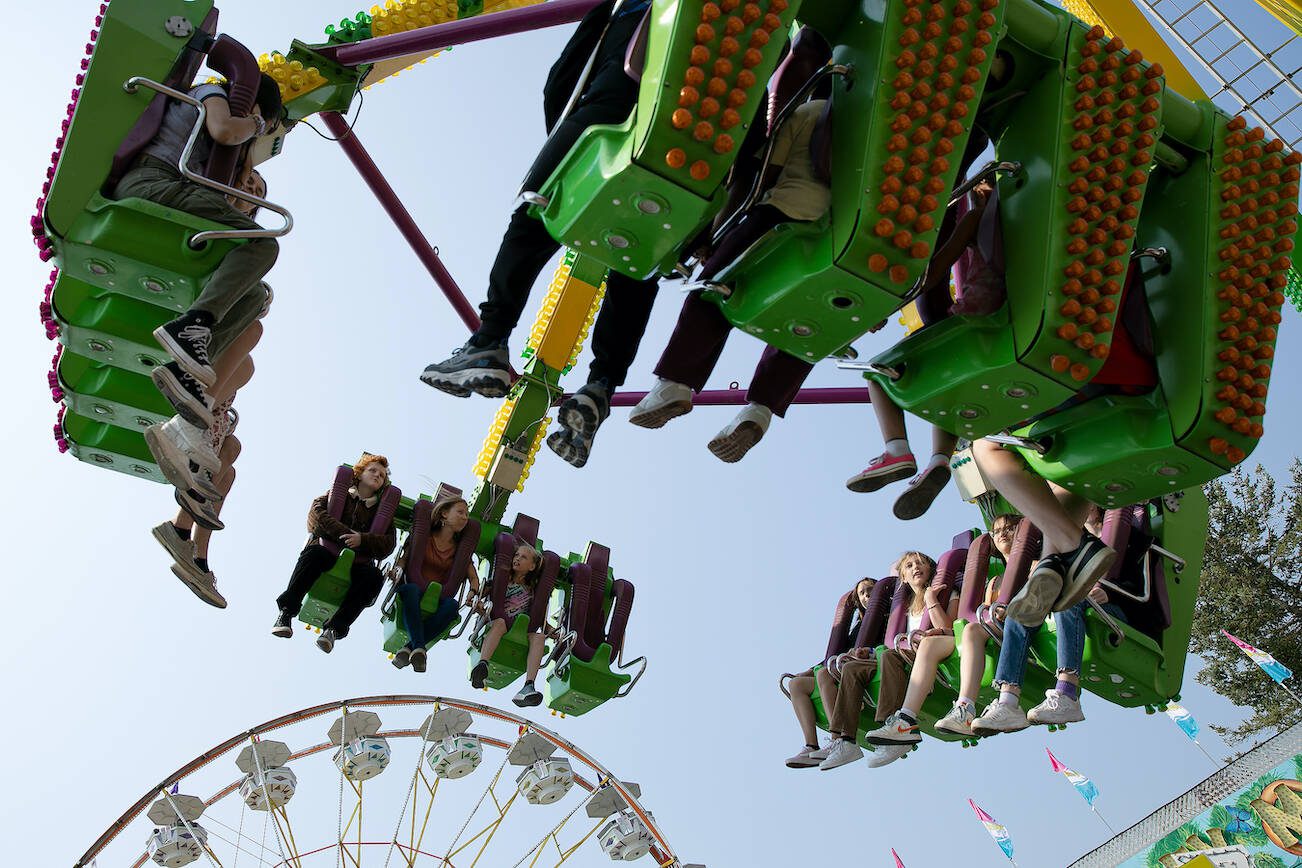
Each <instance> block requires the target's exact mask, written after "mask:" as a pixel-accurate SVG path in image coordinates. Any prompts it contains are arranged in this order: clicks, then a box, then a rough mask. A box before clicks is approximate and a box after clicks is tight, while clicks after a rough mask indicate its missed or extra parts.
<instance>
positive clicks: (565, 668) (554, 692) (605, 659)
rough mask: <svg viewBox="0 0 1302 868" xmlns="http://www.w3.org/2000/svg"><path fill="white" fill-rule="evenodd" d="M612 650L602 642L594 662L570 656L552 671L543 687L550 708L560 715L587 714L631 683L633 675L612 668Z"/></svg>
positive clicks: (594, 656)
mask: <svg viewBox="0 0 1302 868" xmlns="http://www.w3.org/2000/svg"><path fill="white" fill-rule="evenodd" d="M611 658H612V649H611V647H610V645H609V643H606V642H602V643H601V645H600V646H599V647H598V648H597V653H596V654H594V655H593V657H592V660H591V662H584V661H582V660H579V659H578V658H577V657H575V656H574V655H572V654H571V655H569V656H568V657H566V658H565V660H563V661H561V663H560V664H559V665H557V666H555V667H553V668H552V670H551V672H550V673H549V674H548V676H547V684H546V686H545V687H544V688H543V698H544V700H545V701H546V703H547V707H548V708H550V709H552V710H553V711H558V712H560V713H561V714H568V715H580V714H586V713H587V712H589V711H591V710H592V709H594V708H596V707H597V706H599V705H601V704H602V703H603V702H605V701H606V700H608V699H613V698H614V697H615V695H616V694H617V693H619V691H620V690H621V689H622V688H623V687H624V685H626V684H628V683H629V682H630V681H632V680H633V679H632V676H630V675H626V674H624V673H622V672H616V671H614V670H612V669H611V667H610V664H611Z"/></svg>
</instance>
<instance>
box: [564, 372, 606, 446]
mask: <svg viewBox="0 0 1302 868" xmlns="http://www.w3.org/2000/svg"><path fill="white" fill-rule="evenodd" d="M609 415H610V387H609V386H608V385H606V381H605V380H604V379H601V380H596V381H594V382H591V383H587V384H585V385H584V386H583V388H581V389H579V390H578V391H577V392H575V393H574V394H573V395H571V396H570V397H568V398H566V399H565V400H564V401H563V402H562V403H561V406H560V411H559V412H558V414H557V417H556V418H557V420H558V421H559V422H560V423H561V424H562V425H564V426H565V427H566V428H569V429H570V430H571V431H574V432H575V433H576V434H578V435H580V436H582V437H586V438H588V439H589V440H591V439H592V438H593V436H595V435H596V433H597V429H598V428H600V427H601V423H602V422H605V421H606V417H607V416H609Z"/></svg>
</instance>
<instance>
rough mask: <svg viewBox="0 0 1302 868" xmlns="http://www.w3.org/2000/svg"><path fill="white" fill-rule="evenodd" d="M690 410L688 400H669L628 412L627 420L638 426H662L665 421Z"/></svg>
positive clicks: (685, 413) (684, 414)
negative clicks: (644, 408)
mask: <svg viewBox="0 0 1302 868" xmlns="http://www.w3.org/2000/svg"><path fill="white" fill-rule="evenodd" d="M690 412H692V402H691V401H689V400H685V399H684V400H681V401H669V402H668V403H665V404H660V405H658V406H656V407H653V408H649V409H646V410H643V411H641V412H640V413H639V412H633V413H630V414H629V417H628V421H629V422H631V423H632V424H634V425H636V426H638V427H639V428H663V427H664V426H665V423H667V422H669V421H670V420H671V419H677V418H678V417H679V416H686V415H687V414H688V413H690Z"/></svg>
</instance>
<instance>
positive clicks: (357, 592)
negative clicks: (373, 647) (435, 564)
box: [276, 543, 384, 639]
mask: <svg viewBox="0 0 1302 868" xmlns="http://www.w3.org/2000/svg"><path fill="white" fill-rule="evenodd" d="M337 560H339V558H338V556H337V555H334V554H332V553H331V552H330V550H329V549H328V548H326V547H325V546H323V545H318V544H316V543H312V544H311V545H309V546H308V547H307V548H305V549H303V551H302V552H301V553H300V554H299V556H298V563H297V564H295V565H294V572H293V573H292V574H291V575H290V577H289V587H288V588H286V589H285V593H283V594H281V595H280V596H279V597H277V598H276V605H277V606H279V607H280V608H281V609H283V610H284V611H286V612H288V613H289V614H290V616H291V617H292V616H294V615H297V614H298V610H299V609H301V608H302V607H303V598H304V597H306V596H307V593H308V591H310V590H312V585H314V584H316V580H317V579H319V578H321V576H322V574H323V573H325V571H326V570H328V569H330V568H331V567H333V566H334V565H335V562H336V561H337ZM348 578H349V582H348V592H347V593H345V594H344V600H343V602H342V603H340V604H339V611H337V612H335V614H334V617H332V618H331V619H330V620H328V621H326V622H325V624H323V625H322V626H323V627H326V628H330V629H332V630H334V631H335V634H336V635H337V636H338V638H340V639H342V638H344V637H345V636H347V635H348V628H349V627H351V626H352V625H353V622H354V621H356V620H357V616H358V615H360V614H362V610H363V609H365V608H366V607H367V606H369V605H370V604H371V601H372V600H374V599H375V598H376V596H377V595H378V594H379V593H380V588H381V587H383V586H384V576H383V574H381V573H380V569H379V567H377V566H375V564H373V563H371V562H370V561H363V560H361V559H360V558H359V559H357V560H354V561H353V569H352V572H351V573H349V577H348Z"/></svg>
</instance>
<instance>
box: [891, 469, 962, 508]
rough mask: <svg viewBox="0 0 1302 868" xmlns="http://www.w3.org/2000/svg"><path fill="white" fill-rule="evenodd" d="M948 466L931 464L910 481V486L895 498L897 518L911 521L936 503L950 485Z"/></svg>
mask: <svg viewBox="0 0 1302 868" xmlns="http://www.w3.org/2000/svg"><path fill="white" fill-rule="evenodd" d="M949 477H950V470H949V465H948V464H930V465H928V466H927V468H926V469H925V470H923V471H922V472H921V473H919V474H918V475H917V476H915V477H913V478H912V479H910V480H909V484H908V486H907V487H906V488H905V489H904V491H903V492H901V493H900V496H899V497H897V498H895V508H894V510H893V511H894V513H895V517H896V518H898V519H899V520H900V521H911V520H913V519H915V518H919V517H921V516H922V515H923V514H924V513H925V512H926V511H927V510H929V509H931V505H932V504H933V503H935V501H936V495H938V494H940V492H941V491H943V490H944V488H945V486H946V485H948V484H949Z"/></svg>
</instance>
